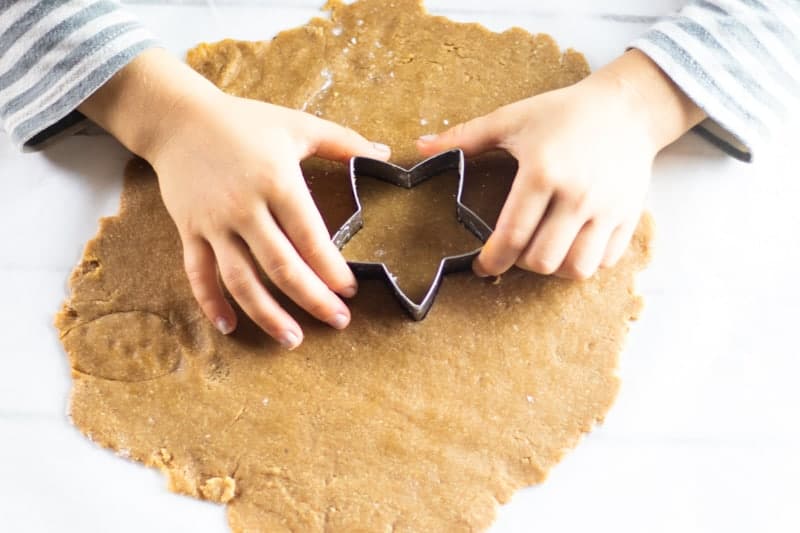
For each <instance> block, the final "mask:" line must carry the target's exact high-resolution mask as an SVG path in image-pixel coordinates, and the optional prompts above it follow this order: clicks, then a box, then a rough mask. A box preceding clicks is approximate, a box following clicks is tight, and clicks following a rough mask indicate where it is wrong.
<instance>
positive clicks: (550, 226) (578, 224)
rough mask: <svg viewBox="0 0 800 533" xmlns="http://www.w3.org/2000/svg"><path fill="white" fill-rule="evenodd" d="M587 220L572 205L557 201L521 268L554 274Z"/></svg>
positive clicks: (525, 254) (534, 239) (526, 252)
mask: <svg viewBox="0 0 800 533" xmlns="http://www.w3.org/2000/svg"><path fill="white" fill-rule="evenodd" d="M584 220H585V219H584V218H582V217H581V216H579V214H578V213H577V212H576V211H575V209H574V208H573V206H572V205H570V204H569V203H568V202H565V201H564V200H559V199H555V200H554V202H553V205H552V207H551V209H550V210H549V211H548V213H547V215H546V216H545V218H544V220H542V222H541V223H540V225H539V227H538V228H537V229H536V234H535V235H534V237H533V240H532V241H531V243H530V244H529V245H528V247H527V248H526V249H525V251H524V252H523V253H522V255H521V256H520V258H519V260H518V261H517V265H518V266H519V267H520V268H524V269H526V270H531V271H533V272H537V273H539V274H545V275H549V274H554V273H555V272H556V271H557V270H558V269H559V268H560V267H561V265H562V263H563V262H564V259H565V258H566V256H567V253H568V252H569V250H570V248H571V247H572V243H573V242H574V241H575V237H576V236H577V235H578V232H579V231H580V230H581V228H582V227H583V224H584Z"/></svg>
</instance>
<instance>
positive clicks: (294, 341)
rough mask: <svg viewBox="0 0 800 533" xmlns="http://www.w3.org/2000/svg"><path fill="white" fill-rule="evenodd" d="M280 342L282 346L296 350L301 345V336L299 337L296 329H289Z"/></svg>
mask: <svg viewBox="0 0 800 533" xmlns="http://www.w3.org/2000/svg"><path fill="white" fill-rule="evenodd" d="M280 343H281V346H283V347H284V348H286V349H287V350H294V349H295V348H297V347H298V346H300V337H298V336H297V334H296V333H295V332H294V331H287V332H286V333H284V334H283V338H282V339H281V340H280Z"/></svg>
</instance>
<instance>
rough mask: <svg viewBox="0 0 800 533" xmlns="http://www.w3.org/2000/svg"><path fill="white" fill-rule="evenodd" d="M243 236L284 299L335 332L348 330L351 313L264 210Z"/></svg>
mask: <svg viewBox="0 0 800 533" xmlns="http://www.w3.org/2000/svg"><path fill="white" fill-rule="evenodd" d="M242 236H243V238H244V239H245V240H246V242H247V244H248V245H249V246H250V250H251V251H252V253H253V256H254V257H255V259H256V261H258V263H259V264H260V265H261V268H262V269H263V270H264V273H265V274H266V275H267V277H269V279H270V280H272V282H273V283H275V285H276V286H277V287H278V288H279V289H280V290H281V291H283V293H284V294H286V296H288V297H289V298H291V299H292V300H293V301H294V302H296V303H297V304H298V305H299V306H300V307H302V308H303V309H305V310H306V311H308V312H309V313H310V314H311V315H313V316H314V317H316V318H318V319H319V320H322V321H323V322H327V323H328V324H330V325H331V326H333V327H334V328H336V329H344V328H345V327H347V325H348V324H349V323H350V310H349V309H348V308H347V306H346V305H345V304H344V302H342V301H341V300H340V299H339V297H338V296H336V294H334V293H333V291H331V289H329V288H328V287H327V286H326V285H325V283H324V282H323V281H322V280H321V279H320V278H319V276H317V274H316V273H315V272H314V271H313V270H312V269H311V267H309V265H308V264H306V262H305V261H304V260H303V258H301V257H300V255H299V254H298V252H297V250H296V249H295V248H294V247H293V246H292V243H291V242H290V241H289V239H288V238H287V237H286V235H284V233H283V231H281V228H280V227H279V226H278V224H277V222H276V221H275V220H274V219H273V218H272V215H271V214H270V213H269V212H268V211H267V209H266V208H265V209H264V211H263V213H262V214H261V215H260V216H258V217H257V219H256V221H255V223H254V225H253V227H252V228H248V229H247V230H246V231H244V232H243V233H242ZM317 262H318V261H317ZM345 268H346V266H345ZM350 275H352V274H350Z"/></svg>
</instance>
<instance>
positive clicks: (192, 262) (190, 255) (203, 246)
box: [183, 238, 236, 335]
mask: <svg viewBox="0 0 800 533" xmlns="http://www.w3.org/2000/svg"><path fill="white" fill-rule="evenodd" d="M183 261H184V268H185V269H186V275H187V277H188V278H189V284H190V285H191V287H192V294H194V297H195V299H196V300H197V303H198V304H200V309H202V311H203V313H204V314H205V315H206V317H208V319H209V320H210V321H211V323H212V324H214V325H215V326H216V328H217V329H218V330H219V331H220V333H222V334H223V335H227V334H229V333H231V332H232V331H233V330H234V329H236V313H235V312H234V311H233V308H232V307H231V305H230V303H228V300H227V299H226V298H225V295H224V294H223V293H222V287H220V284H219V279H218V277H217V262H216V258H215V257H214V251H213V250H212V249H211V246H209V244H208V243H207V242H206V241H205V240H203V239H200V238H189V239H185V240H184V243H183Z"/></svg>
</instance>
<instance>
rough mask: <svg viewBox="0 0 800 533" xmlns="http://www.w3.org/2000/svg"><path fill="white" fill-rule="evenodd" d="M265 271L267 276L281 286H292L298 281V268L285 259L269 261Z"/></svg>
mask: <svg viewBox="0 0 800 533" xmlns="http://www.w3.org/2000/svg"><path fill="white" fill-rule="evenodd" d="M265 272H266V274H267V277H269V279H271V280H272V281H273V282H274V283H275V284H276V285H277V286H279V287H291V286H294V285H296V284H297V282H298V276H299V272H298V270H297V269H296V268H293V267H292V265H291V264H289V263H287V262H286V261H283V260H280V261H274V262H272V263H269V264H268V265H267V266H266V268H265Z"/></svg>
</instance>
